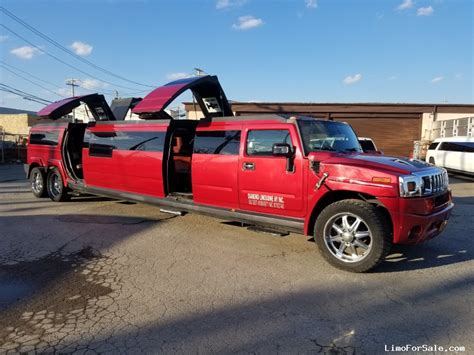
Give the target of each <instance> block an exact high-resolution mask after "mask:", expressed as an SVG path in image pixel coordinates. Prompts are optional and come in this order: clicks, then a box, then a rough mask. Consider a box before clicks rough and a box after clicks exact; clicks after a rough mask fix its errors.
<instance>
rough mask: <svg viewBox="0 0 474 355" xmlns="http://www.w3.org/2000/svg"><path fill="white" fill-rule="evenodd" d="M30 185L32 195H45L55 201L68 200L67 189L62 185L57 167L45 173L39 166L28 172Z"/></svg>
mask: <svg viewBox="0 0 474 355" xmlns="http://www.w3.org/2000/svg"><path fill="white" fill-rule="evenodd" d="M30 185H31V191H32V192H33V195H35V196H36V197H46V196H49V198H50V199H51V200H53V201H56V202H62V201H67V200H69V198H70V196H69V189H68V188H67V187H66V186H64V182H63V178H62V176H61V173H60V172H59V170H58V169H57V168H52V169H50V170H49V171H48V173H47V174H45V173H44V172H43V170H42V169H40V168H33V169H32V170H31V172H30Z"/></svg>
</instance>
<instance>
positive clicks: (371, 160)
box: [322, 154, 431, 175]
mask: <svg viewBox="0 0 474 355" xmlns="http://www.w3.org/2000/svg"><path fill="white" fill-rule="evenodd" d="M322 163H324V164H341V165H351V166H357V167H360V168H368V169H374V170H380V171H386V172H388V173H392V174H397V175H400V174H411V173H413V172H416V171H419V170H423V169H426V168H431V165H430V164H428V163H425V162H424V161H421V160H415V159H408V158H404V157H392V156H386V155H371V154H337V155H332V157H330V158H328V159H327V160H324V161H323V162H322Z"/></svg>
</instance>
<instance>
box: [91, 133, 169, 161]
mask: <svg viewBox="0 0 474 355" xmlns="http://www.w3.org/2000/svg"><path fill="white" fill-rule="evenodd" d="M165 135H166V133H165V132H121V131H118V132H87V134H86V137H85V139H84V147H89V155H92V156H102V157H110V156H112V151H113V150H114V149H117V150H138V151H147V152H162V151H163V146H164V142H165Z"/></svg>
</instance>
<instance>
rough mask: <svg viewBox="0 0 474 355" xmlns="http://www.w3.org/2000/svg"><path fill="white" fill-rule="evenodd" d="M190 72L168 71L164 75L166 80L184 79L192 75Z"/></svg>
mask: <svg viewBox="0 0 474 355" xmlns="http://www.w3.org/2000/svg"><path fill="white" fill-rule="evenodd" d="M192 76H193V75H192V74H189V73H182V72H179V73H169V74H167V75H166V79H168V80H179V79H186V78H190V77H192Z"/></svg>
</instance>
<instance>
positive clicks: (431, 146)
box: [428, 142, 439, 150]
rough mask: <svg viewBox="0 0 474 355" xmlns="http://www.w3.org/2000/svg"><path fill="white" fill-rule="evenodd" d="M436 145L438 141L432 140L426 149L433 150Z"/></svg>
mask: <svg viewBox="0 0 474 355" xmlns="http://www.w3.org/2000/svg"><path fill="white" fill-rule="evenodd" d="M438 145H439V142H433V143H431V144H430V146H429V147H428V150H435V149H436V147H437V146H438Z"/></svg>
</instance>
